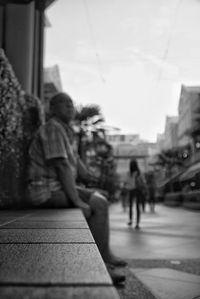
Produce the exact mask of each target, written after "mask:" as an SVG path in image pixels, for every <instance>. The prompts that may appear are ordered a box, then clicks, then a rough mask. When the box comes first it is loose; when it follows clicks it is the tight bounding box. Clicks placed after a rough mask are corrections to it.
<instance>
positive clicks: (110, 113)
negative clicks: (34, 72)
mask: <svg viewBox="0 0 200 299" xmlns="http://www.w3.org/2000/svg"><path fill="white" fill-rule="evenodd" d="M46 16H47V18H48V20H49V22H50V24H51V26H50V27H48V28H46V32H45V66H48V67H49V66H53V65H55V64H57V65H58V66H59V69H60V75H61V82H62V87H63V91H65V92H67V93H69V94H70V95H71V97H72V98H73V99H74V102H75V103H76V104H82V105H87V104H97V105H99V106H100V107H101V111H102V114H103V116H104V118H105V121H106V124H107V125H109V126H113V127H117V128H119V129H120V131H119V132H120V133H129V134H140V137H141V138H142V139H145V140H148V141H151V142H155V141H156V137H157V134H158V133H163V132H164V128H165V118H166V116H167V115H168V116H174V115H177V114H178V102H179V96H180V86H181V84H185V85H200V34H199V29H200V0H167V1H166V0H57V1H55V2H54V3H53V4H52V5H51V6H50V7H49V8H48V9H47V11H46ZM119 132H117V133H119ZM113 133H114V131H113ZM115 133H116V132H115Z"/></svg>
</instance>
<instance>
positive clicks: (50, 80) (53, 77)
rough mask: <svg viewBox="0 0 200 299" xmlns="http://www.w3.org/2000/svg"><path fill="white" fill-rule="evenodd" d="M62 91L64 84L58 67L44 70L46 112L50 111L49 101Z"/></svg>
mask: <svg viewBox="0 0 200 299" xmlns="http://www.w3.org/2000/svg"><path fill="white" fill-rule="evenodd" d="M60 91H62V83H61V77H60V71H59V67H58V65H54V66H52V67H47V68H45V69H44V102H45V110H46V112H48V111H49V100H50V99H51V97H52V96H53V95H55V94H56V93H58V92H60Z"/></svg>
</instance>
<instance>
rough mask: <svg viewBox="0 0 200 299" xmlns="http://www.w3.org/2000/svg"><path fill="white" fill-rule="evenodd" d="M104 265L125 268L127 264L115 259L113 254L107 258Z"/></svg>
mask: <svg viewBox="0 0 200 299" xmlns="http://www.w3.org/2000/svg"><path fill="white" fill-rule="evenodd" d="M105 263H106V264H109V265H112V266H115V267H125V266H126V265H127V262H126V261H125V260H122V259H120V258H118V257H116V256H115V255H114V254H112V253H111V254H110V255H109V257H108V258H107V259H106V261H105Z"/></svg>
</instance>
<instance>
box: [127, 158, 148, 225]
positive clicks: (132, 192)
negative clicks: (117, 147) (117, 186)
mask: <svg viewBox="0 0 200 299" xmlns="http://www.w3.org/2000/svg"><path fill="white" fill-rule="evenodd" d="M126 183H127V188H128V190H129V222H128V225H130V226H131V225H132V220H133V202H134V200H135V205H136V226H135V228H136V229H139V228H140V226H139V224H140V215H141V210H140V209H141V204H142V202H143V193H142V189H143V186H144V182H143V179H142V176H141V173H140V169H139V167H138V164H137V161H136V160H134V159H132V160H131V161H130V165H129V172H128V175H127V180H126Z"/></svg>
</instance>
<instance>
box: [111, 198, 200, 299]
mask: <svg viewBox="0 0 200 299" xmlns="http://www.w3.org/2000/svg"><path fill="white" fill-rule="evenodd" d="M199 218H200V213H199V212H196V211H191V210H186V209H183V208H169V207H166V206H163V205H158V206H156V213H154V214H152V213H150V212H149V207H148V206H147V208H146V213H143V214H142V217H141V229H140V230H139V231H138V230H135V229H134V226H133V227H131V228H130V227H128V226H127V221H128V210H127V212H126V213H124V212H123V210H122V208H121V205H120V204H119V203H118V204H113V205H111V207H110V224H111V245H112V248H113V251H114V253H115V254H116V255H118V256H120V257H122V258H125V259H127V260H128V267H127V268H126V269H125V270H124V271H125V272H126V274H127V282H126V285H125V288H124V289H121V290H119V293H120V296H121V298H126V299H129V298H140V299H143V298H145V299H146V298H149V299H155V298H156V299H157V298H158V299H179V298H180V299H183V298H184V299H190V298H191V299H192V298H198V297H197V296H200V250H199V248H200V233H199V231H200V221H199ZM199 298H200V297H199Z"/></svg>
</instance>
